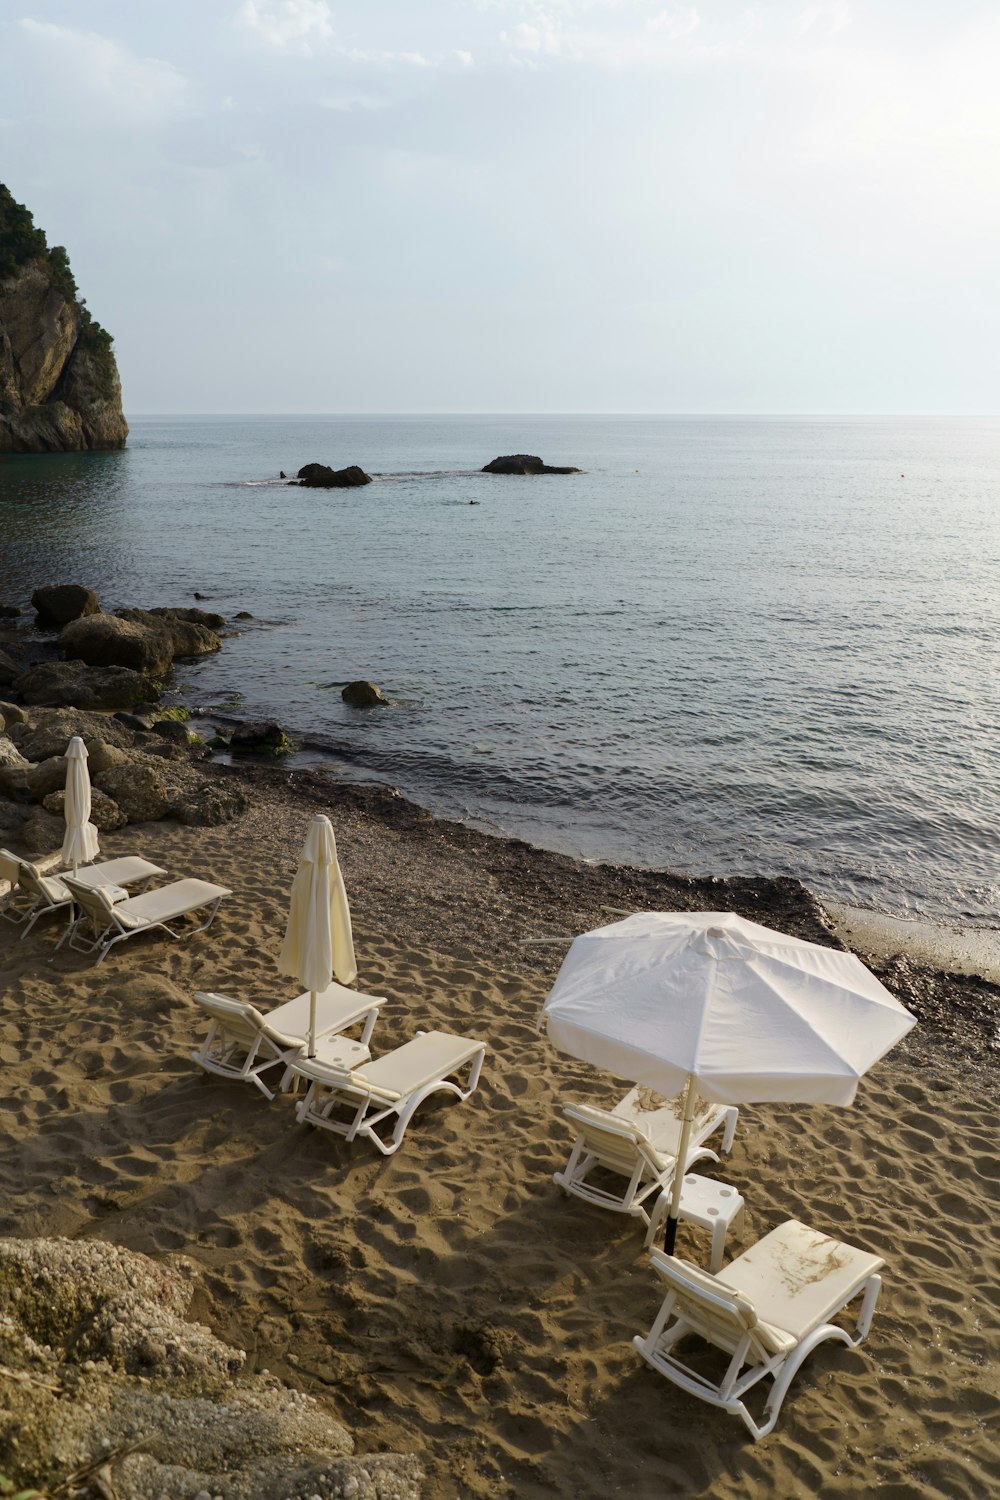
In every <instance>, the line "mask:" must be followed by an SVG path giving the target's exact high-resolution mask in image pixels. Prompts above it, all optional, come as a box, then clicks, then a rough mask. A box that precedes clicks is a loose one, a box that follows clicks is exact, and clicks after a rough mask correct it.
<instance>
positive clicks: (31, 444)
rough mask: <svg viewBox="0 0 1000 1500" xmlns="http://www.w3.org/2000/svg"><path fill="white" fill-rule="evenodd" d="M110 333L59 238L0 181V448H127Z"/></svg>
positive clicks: (1, 450) (14, 450) (18, 450)
mask: <svg viewBox="0 0 1000 1500" xmlns="http://www.w3.org/2000/svg"><path fill="white" fill-rule="evenodd" d="M127 436H128V426H127V424H126V421H125V418H124V416H123V414H122V391H121V382H120V380H119V378H118V367H117V365H116V364H115V357H114V354H113V353H112V350H111V337H110V335H109V334H108V333H107V332H106V331H105V330H104V329H103V328H102V327H101V325H100V324H99V323H97V322H95V320H94V319H93V318H92V317H91V315H90V313H89V311H88V310H87V306H86V303H85V302H84V301H83V300H82V298H80V297H79V296H78V295H77V288H76V282H75V281H74V279H73V275H72V272H71V271H70V268H69V260H68V258H67V255H66V251H65V250H64V249H63V248H62V246H61V245H54V246H53V247H52V248H51V249H50V248H49V246H48V244H47V242H46V239H45V235H44V233H43V232H42V230H40V229H37V228H36V227H35V225H34V223H33V221H32V216H31V214H30V213H29V212H28V210H27V209H26V208H24V207H23V206H22V205H21V204H20V203H17V202H15V200H14V199H13V198H12V197H11V195H10V193H9V192H8V190H7V189H6V188H5V187H4V186H3V184H2V183H0V453H45V452H60V451H72V452H80V451H83V450H86V449H89V448H124V446H125V439H126V437H127Z"/></svg>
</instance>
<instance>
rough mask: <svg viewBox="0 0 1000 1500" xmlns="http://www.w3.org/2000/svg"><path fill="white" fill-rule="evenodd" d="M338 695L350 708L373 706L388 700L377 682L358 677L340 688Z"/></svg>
mask: <svg viewBox="0 0 1000 1500" xmlns="http://www.w3.org/2000/svg"><path fill="white" fill-rule="evenodd" d="M340 696H341V697H342V698H343V700H344V702H345V703H347V704H349V705H350V706H351V708H375V707H376V705H377V704H381V703H388V701H389V700H388V698H386V696H385V694H384V693H383V692H382V689H381V688H380V687H379V686H378V684H377V683H375V682H364V681H362V680H360V679H359V680H358V681H357V682H349V683H348V684H347V686H346V687H344V688H341V691H340Z"/></svg>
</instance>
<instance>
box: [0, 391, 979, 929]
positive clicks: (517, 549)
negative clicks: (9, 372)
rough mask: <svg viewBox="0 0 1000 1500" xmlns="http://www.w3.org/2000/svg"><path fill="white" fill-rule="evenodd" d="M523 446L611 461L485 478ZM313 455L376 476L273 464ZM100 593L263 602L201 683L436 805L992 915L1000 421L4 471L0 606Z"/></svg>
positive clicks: (424, 434) (138, 443)
mask: <svg viewBox="0 0 1000 1500" xmlns="http://www.w3.org/2000/svg"><path fill="white" fill-rule="evenodd" d="M519 451H526V452H532V453H540V454H541V455H542V456H543V457H544V458H545V459H546V460H547V461H548V462H550V463H571V464H577V465H579V466H580V467H581V468H582V469H584V470H585V471H586V472H585V473H583V474H579V475H573V476H568V477H555V476H552V477H538V478H532V479H522V478H501V477H494V476H490V475H485V474H481V473H479V472H478V470H479V469H480V467H481V465H482V464H483V463H485V462H486V461H488V460H489V459H491V458H493V457H494V456H495V455H496V454H498V453H506V452H519ZM311 460H319V461H322V462H326V463H331V464H333V465H334V466H337V467H339V466H341V465H344V464H348V463H360V464H361V465H362V466H363V467H365V468H366V469H367V470H368V471H369V473H373V474H375V475H377V476H378V482H377V483H375V484H373V485H370V486H368V487H367V488H366V489H363V490H358V491H322V490H301V489H296V488H288V487H286V486H284V485H283V484H281V483H280V482H279V481H278V478H277V476H278V472H279V470H280V469H285V470H286V471H287V472H289V473H294V471H295V470H296V469H298V468H299V467H300V466H301V465H302V464H303V463H306V462H309V461H311ZM471 501H477V502H478V504H475V505H473V504H470V502H471ZM69 580H73V581H79V582H85V583H88V584H91V585H93V586H94V587H95V588H96V589H97V590H98V592H99V594H100V596H101V599H102V602H103V604H104V606H105V608H115V607H117V606H119V605H122V604H145V605H156V604H177V603H184V602H192V594H193V593H194V591H195V590H197V591H199V592H200V593H203V594H205V595H206V596H208V598H209V599H210V601H211V602H210V604H208V605H206V607H209V608H215V609H218V610H219V611H221V612H222V613H223V614H226V615H230V616H231V615H233V614H235V613H236V611H237V610H240V609H248V610H251V611H252V612H253V614H254V616H255V617H256V618H255V620H254V622H253V623H252V624H250V625H248V627H247V628H246V629H245V630H244V631H243V632H242V633H241V634H240V635H239V636H237V637H236V638H234V639H231V640H229V641H228V642H227V643H226V646H225V648H224V650H223V652H222V653H221V654H220V655H219V656H218V657H215V658H212V659H210V660H207V661H205V662H203V663H202V664H200V665H198V666H196V667H184V668H182V669H181V671H180V673H179V674H178V677H179V683H178V685H179V688H180V695H181V697H182V698H183V699H184V700H185V701H189V702H192V703H195V704H202V705H207V704H219V703H222V702H224V701H225V700H227V699H229V698H230V697H231V695H232V694H234V693H241V694H242V695H243V698H244V700H245V702H244V705H243V707H242V708H241V709H239V710H238V712H241V713H245V714H247V715H248V716H249V715H250V714H251V712H252V713H253V714H254V715H266V716H273V717H275V718H277V719H279V720H280V721H281V722H282V723H283V724H284V725H285V726H286V727H288V728H289V729H291V730H293V731H295V732H297V733H298V734H300V735H303V736H308V737H309V738H310V739H312V740H320V741H322V742H324V743H326V744H328V745H329V746H330V747H331V749H333V750H335V751H336V752H337V754H338V757H339V758H340V759H341V760H342V761H343V762H344V763H346V764H348V765H349V766H350V767H351V768H352V769H353V771H354V772H355V773H357V774H360V775H363V776H365V777H366V778H369V779H377V780H385V781H390V782H392V783H393V784H394V785H396V786H399V787H400V788H401V789H402V790H403V791H404V792H405V793H406V794H407V795H409V796H411V797H413V798H414V799H415V800H417V801H419V802H422V803H423V804H424V805H425V806H427V807H429V808H430V809H431V810H433V811H435V812H438V813H442V814H445V815H447V816H452V817H455V816H458V817H466V818H469V819H471V820H473V821H475V822H476V823H477V824H479V825H480V826H484V827H487V828H490V829H493V830H496V831H503V832H507V833H513V834H518V835H521V836H523V837H526V838H528V839H530V840H532V841H533V842H536V843H540V844H544V845H546V846H548V847H551V848H557V849H563V850H566V851H568V852H571V853H574V854H582V855H584V856H586V857H594V858H607V859H613V860H618V861H627V862H630V863H638V864H644V865H650V866H654V867H669V868H673V869H677V870H685V871H691V872H696V873H705V872H711V873H716V874H732V873H767V874H777V873H785V874H793V875H798V876H800V877H801V878H802V879H804V880H805V881H806V882H807V884H809V885H810V886H811V887H812V888H813V889H815V890H816V891H818V892H819V893H820V894H822V895H827V896H830V897H834V898H839V899H841V900H846V901H852V902H857V903H860V904H863V905H870V906H875V907H878V908H881V909H883V910H887V911H890V912H895V913H899V914H907V913H912V914H920V915H925V916H932V917H933V916H937V917H957V916H971V917H977V918H986V919H992V918H995V915H996V910H997V902H998V898H1000V884H998V881H1000V874H998V862H997V827H998V814H1000V795H998V794H1000V769H998V768H1000V724H998V715H997V706H996V682H997V654H998V652H997V642H998V640H1000V589H998V583H1000V421H998V420H996V419H971V418H969V419H916V418H914V419H898V418H892V419H889V418H885V419H879V418H868V419H860V418H850V419H848V418H826V419H817V418H788V419H775V418H745V419H733V418H721V417H720V418H697V419H696V418H654V417H590V416H588V417H570V418H567V417H558V418H557V417H545V418H539V417H528V418H517V417H509V416H505V417H480V416H477V417H440V418H436V417H412V418H407V417H392V418H387V417H371V418H362V417H357V418H346V417H345V418H320V417H302V418H289V417H244V418H237V417H226V418H207V417H206V418H190V417H176V418H170V417H165V418H152V417H146V418H135V419H133V420H132V435H131V437H130V440H129V446H128V449H127V450H126V451H125V452H124V453H121V454H105V455H100V454H95V455H58V456H44V457H25V458H7V459H4V458H0V600H3V601H5V602H11V601H26V595H27V594H28V593H30V590H31V588H32V587H33V586H35V585H37V584H38V583H43V582H50V581H69ZM355 677H369V678H373V679H374V680H375V681H377V682H378V683H379V684H380V685H381V686H382V688H383V690H384V691H385V692H386V693H387V694H388V695H389V697H390V698H391V699H392V707H391V708H390V709H387V710H382V711H375V712H367V713H364V712H358V711H355V710H350V709H348V708H346V707H345V705H344V704H343V703H342V701H341V698H340V693H339V687H340V685H341V684H342V683H344V682H346V681H349V680H350V679H352V678H355Z"/></svg>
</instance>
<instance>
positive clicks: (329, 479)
mask: <svg viewBox="0 0 1000 1500" xmlns="http://www.w3.org/2000/svg"><path fill="white" fill-rule="evenodd" d="M289 482H290V483H294V482H295V481H294V480H291V481H289ZM298 482H299V484H302V485H305V486H307V487H308V488H311V489H323V490H350V489H355V488H356V487H357V486H358V485H362V484H371V482H372V477H371V475H370V474H366V473H365V471H364V469H361V468H359V467H358V465H357V464H349V465H348V467H347V468H346V469H331V468H330V467H329V465H328V464H303V466H302V468H301V469H300V470H299V472H298Z"/></svg>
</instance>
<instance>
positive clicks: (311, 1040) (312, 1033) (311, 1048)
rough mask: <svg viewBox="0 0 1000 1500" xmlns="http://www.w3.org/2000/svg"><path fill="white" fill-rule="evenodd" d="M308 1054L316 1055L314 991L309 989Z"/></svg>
mask: <svg viewBox="0 0 1000 1500" xmlns="http://www.w3.org/2000/svg"><path fill="white" fill-rule="evenodd" d="M309 1056H310V1057H315V1056H316V991H315V990H310V991H309Z"/></svg>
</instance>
